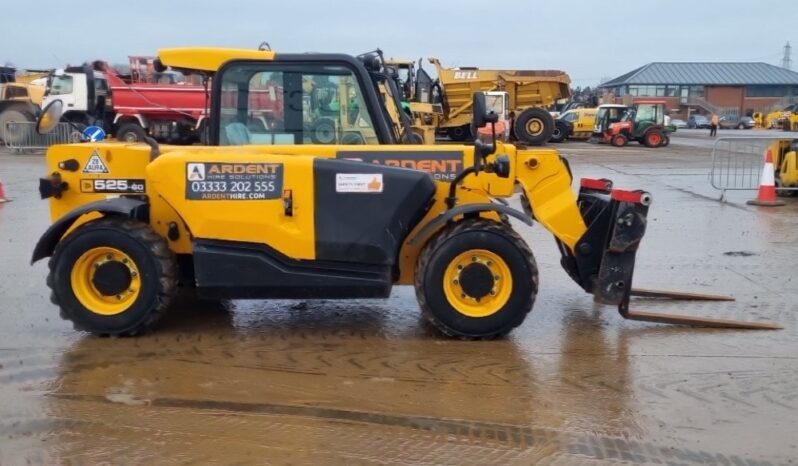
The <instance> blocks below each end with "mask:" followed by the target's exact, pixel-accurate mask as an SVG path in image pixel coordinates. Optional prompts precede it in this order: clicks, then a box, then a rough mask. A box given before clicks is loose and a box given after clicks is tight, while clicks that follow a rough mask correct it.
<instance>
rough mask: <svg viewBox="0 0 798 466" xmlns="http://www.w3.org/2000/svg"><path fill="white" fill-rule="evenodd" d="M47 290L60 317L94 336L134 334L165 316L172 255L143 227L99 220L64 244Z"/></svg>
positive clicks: (171, 288) (171, 289)
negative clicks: (58, 308) (56, 306)
mask: <svg viewBox="0 0 798 466" xmlns="http://www.w3.org/2000/svg"><path fill="white" fill-rule="evenodd" d="M47 285H48V286H49V287H50V288H51V290H52V297H51V300H52V301H53V303H54V304H56V305H58V306H59V307H60V308H61V317H62V318H64V319H66V320H70V321H72V323H73V325H74V326H75V328H76V329H78V330H85V331H87V332H91V333H94V334H97V335H134V334H136V333H139V332H141V331H143V330H145V329H147V328H148V327H149V326H151V325H152V324H153V323H155V321H156V320H157V319H158V317H160V316H161V314H163V312H164V311H165V310H166V308H167V307H168V306H169V304H170V303H171V301H172V298H173V297H174V295H175V293H176V290H177V262H176V259H175V255H174V254H173V253H172V251H171V250H169V247H168V245H167V243H166V240H164V239H163V238H162V237H161V236H159V235H157V234H156V233H155V232H154V231H153V230H152V229H151V228H150V227H149V225H147V224H144V223H141V222H138V221H135V220H130V219H122V218H103V219H100V220H96V221H93V222H90V223H87V224H85V225H82V226H81V227H79V228H78V229H76V230H75V231H74V232H73V233H70V234H69V235H68V236H67V237H66V238H65V239H63V240H62V241H61V242H60V243H59V244H58V246H57V247H56V249H55V252H54V253H53V256H52V258H51V259H50V274H49V275H48V277H47Z"/></svg>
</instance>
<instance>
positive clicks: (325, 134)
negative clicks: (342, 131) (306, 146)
mask: <svg viewBox="0 0 798 466" xmlns="http://www.w3.org/2000/svg"><path fill="white" fill-rule="evenodd" d="M337 138H338V132H337V131H336V129H335V120H333V119H332V118H327V117H324V118H319V119H318V120H316V121H315V122H314V123H313V128H312V129H311V132H310V140H311V141H313V143H314V144H335V141H336V139H337Z"/></svg>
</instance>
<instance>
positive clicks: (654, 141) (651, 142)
mask: <svg viewBox="0 0 798 466" xmlns="http://www.w3.org/2000/svg"><path fill="white" fill-rule="evenodd" d="M663 138H664V135H663V134H662V133H661V132H659V131H657V130H651V131H649V132H647V133H646V134H644V135H643V144H645V146H646V147H659V146H660V145H661V144H662V142H663Z"/></svg>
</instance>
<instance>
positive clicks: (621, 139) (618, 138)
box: [610, 134, 629, 147]
mask: <svg viewBox="0 0 798 466" xmlns="http://www.w3.org/2000/svg"><path fill="white" fill-rule="evenodd" d="M628 142H629V139H627V138H626V136H624V135H623V134H616V135H615V136H613V137H612V139H610V143H612V145H613V146H615V147H623V146H625V145H626V144H627V143H628Z"/></svg>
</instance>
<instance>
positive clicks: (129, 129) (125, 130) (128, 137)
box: [116, 123, 147, 144]
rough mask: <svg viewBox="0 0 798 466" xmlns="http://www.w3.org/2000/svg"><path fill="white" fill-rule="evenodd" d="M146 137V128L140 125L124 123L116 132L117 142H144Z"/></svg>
mask: <svg viewBox="0 0 798 466" xmlns="http://www.w3.org/2000/svg"><path fill="white" fill-rule="evenodd" d="M146 136H147V133H146V132H145V131H144V128H142V127H141V125H139V124H138V123H124V124H123V125H122V126H120V127H119V129H118V130H116V140H117V141H122V142H127V143H130V144H135V143H137V142H143V141H144V138H145V137H146Z"/></svg>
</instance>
